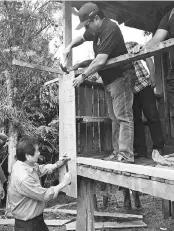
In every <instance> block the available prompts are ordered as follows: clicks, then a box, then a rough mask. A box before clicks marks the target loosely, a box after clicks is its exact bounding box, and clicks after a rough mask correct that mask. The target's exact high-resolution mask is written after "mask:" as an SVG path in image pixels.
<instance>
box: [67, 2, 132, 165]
mask: <svg viewBox="0 0 174 231" xmlns="http://www.w3.org/2000/svg"><path fill="white" fill-rule="evenodd" d="M79 18H80V24H79V25H78V27H77V28H76V29H81V28H82V27H84V26H85V28H86V31H85V33H84V35H83V36H79V37H77V38H76V39H74V40H73V41H72V42H71V43H70V44H69V45H68V46H67V47H66V48H65V51H64V55H65V59H66V58H67V57H68V54H69V53H70V51H71V49H72V48H73V47H76V46H79V45H81V44H82V43H83V42H85V41H93V49H94V53H95V58H94V60H92V61H91V60H89V61H86V62H85V66H88V67H87V68H86V69H85V71H84V72H83V74H81V75H79V76H78V77H77V78H75V79H74V80H73V85H74V87H76V86H79V85H80V84H81V83H83V81H84V80H85V79H86V78H87V77H88V76H90V75H91V74H94V73H96V72H98V73H99V75H100V76H101V77H102V80H103V83H104V85H105V89H106V95H107V104H108V113H109V116H110V118H111V120H112V141H113V149H114V151H113V153H112V154H111V156H109V158H108V160H115V161H128V162H134V155H133V137H134V128H133V127H134V126H133V113H132V103H133V92H132V87H133V82H134V81H135V78H136V75H135V71H134V67H133V65H132V63H130V64H127V65H124V66H123V65H122V66H117V67H112V68H109V69H106V70H102V67H103V66H104V65H105V64H106V62H107V61H108V59H111V58H114V57H117V56H120V55H123V54H126V53H127V49H126V46H125V43H124V39H123V36H122V33H121V31H120V29H119V27H118V26H117V24H116V23H114V22H112V21H111V20H109V19H108V18H106V17H105V16H104V14H103V12H102V11H101V10H100V9H99V8H98V7H97V5H95V4H93V3H86V4H84V5H83V6H82V7H81V8H80V10H79ZM83 64H84V62H83ZM78 67H79V66H78ZM81 67H82V65H81ZM83 67H84V66H83ZM76 68H77V65H76ZM118 124H119V126H118ZM118 130H119V140H118V138H117V137H118Z"/></svg>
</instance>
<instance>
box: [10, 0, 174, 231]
mask: <svg viewBox="0 0 174 231" xmlns="http://www.w3.org/2000/svg"><path fill="white" fill-rule="evenodd" d="M76 3H77V2H67V1H65V2H64V8H63V9H64V25H65V32H64V44H65V46H66V45H67V44H68V43H69V42H70V40H71V36H72V32H71V13H70V12H71V6H75V4H76ZM117 3H118V4H121V8H123V9H125V8H127V7H128V2H124V3H119V2H112V3H111V2H110V3H107V2H102V1H100V2H99V4H100V6H102V4H103V6H105V7H104V8H103V9H104V11H105V12H106V13H108V15H109V14H110V15H111V16H114V12H115V11H114V10H115V9H116V6H115V7H113V4H117ZM77 4H78V6H79V7H80V6H81V5H82V4H84V2H78V3H77ZM143 4H144V3H143ZM160 4H161V3H160ZM163 4H164V3H163ZM166 4H167V3H166ZM124 5H125V7H124ZM169 6H170V7H169ZM168 7H169V8H171V7H172V3H171V4H169V3H168ZM111 8H112V9H111ZM129 8H130V6H129V7H128V9H129ZM67 12H68V13H67ZM130 12H131V13H132V12H133V13H132V14H133V15H135V17H137V13H136V12H135V10H133V9H132V11H130ZM138 14H140V13H138ZM65 16H66V17H65ZM139 17H141V16H140V15H139ZM111 18H113V17H111ZM144 19H147V16H146V17H145V16H144V15H143V20H144ZM148 19H149V20H151V18H150V17H149V16H148ZM133 25H134V24H131V26H133ZM147 25H151V24H147ZM147 25H146V26H147ZM153 25H154V24H153ZM136 27H137V26H136ZM145 28H146V27H142V28H141V29H145ZM149 31H152V29H149ZM153 31H154V30H153ZM171 46H174V40H173V39H171V40H168V41H166V42H162V43H160V44H158V45H157V46H155V47H154V48H153V49H150V50H147V51H145V52H141V53H140V54H137V55H130V54H127V55H124V56H121V57H119V58H115V59H112V60H109V61H108V63H107V65H106V66H105V67H104V68H110V67H111V66H116V65H119V64H120V63H126V62H130V61H133V60H138V59H141V58H145V57H149V56H152V55H155V64H156V67H158V68H156V74H157V94H158V95H161V96H160V97H157V98H158V102H159V103H158V106H159V111H160V115H161V119H162V123H163V131H164V135H165V138H166V141H167V142H168V143H169V144H174V142H173V138H174V137H173V130H172V129H171V124H172V123H170V121H171V118H170V113H169V111H168V106H167V98H166V91H165V76H166V75H167V70H166V68H165V67H166V65H165V63H164V61H165V60H166V57H165V56H166V55H167V50H168V49H171ZM162 50H163V51H164V52H165V53H164V54H161V52H162ZM13 64H14V65H20V66H28V67H29V68H38V69H41V70H44V71H50V72H55V73H57V74H58V78H57V79H55V80H53V81H49V83H53V82H55V81H58V80H59V87H60V90H59V94H60V95H59V99H60V103H59V106H60V108H59V132H60V135H59V137H60V140H59V142H60V145H59V146H60V155H63V153H64V152H66V153H67V154H68V156H70V157H71V159H72V161H71V162H70V164H69V169H70V171H71V173H72V176H73V181H72V183H71V185H70V186H69V187H68V189H67V190H66V192H67V194H68V195H71V196H74V197H76V196H78V212H77V227H76V230H77V231H81V230H84V231H87V230H88V231H93V230H94V208H93V189H94V180H97V181H102V182H106V183H110V184H115V185H119V186H123V187H126V188H130V189H132V190H136V191H140V192H144V193H148V194H150V195H153V196H158V197H161V198H163V199H165V200H170V201H174V196H173V191H174V176H173V170H168V169H158V168H154V167H152V166H139V167H138V165H137V166H136V168H135V165H131V164H123V163H112V162H106V161H102V160H98V159H97V160H96V159H94V157H95V158H97V157H101V156H102V155H103V154H105V155H107V154H108V153H109V152H110V151H111V150H112V143H111V121H110V120H109V118H108V115H107V110H106V103H105V93H104V88H103V86H102V84H98V83H93V82H89V81H85V82H84V83H83V84H82V85H81V86H80V87H79V88H78V89H74V88H73V86H72V79H73V78H74V77H75V75H78V74H79V72H75V73H74V72H71V73H70V74H68V75H67V74H65V73H63V72H62V71H61V70H59V69H56V70H55V69H54V70H53V69H52V70H51V69H49V68H47V67H41V66H32V65H31V64H26V63H23V62H20V61H16V60H14V61H13ZM70 64H71V63H70ZM166 124H167V126H166ZM146 134H147V138H148V139H149V143H148V144H149V148H150V138H149V135H148V128H147V132H146ZM65 171H66V170H65V169H63V170H62V172H61V177H62V175H63V174H64V172H65ZM77 185H78V189H77ZM163 202H165V203H163V204H165V205H166V201H163ZM168 204H169V202H168V201H167V205H168ZM170 204H171V202H170ZM172 205H173V203H172ZM171 208H172V209H173V207H172V206H171Z"/></svg>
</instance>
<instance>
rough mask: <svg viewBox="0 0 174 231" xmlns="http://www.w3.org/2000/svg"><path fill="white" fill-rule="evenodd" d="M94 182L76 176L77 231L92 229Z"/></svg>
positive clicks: (90, 230) (92, 230)
mask: <svg viewBox="0 0 174 231" xmlns="http://www.w3.org/2000/svg"><path fill="white" fill-rule="evenodd" d="M93 194H94V182H93V180H90V179H88V178H84V177H78V198H77V225H76V230H77V231H81V230H83V231H94V230H95V229H94V201H93Z"/></svg>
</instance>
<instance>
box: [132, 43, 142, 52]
mask: <svg viewBox="0 0 174 231" xmlns="http://www.w3.org/2000/svg"><path fill="white" fill-rule="evenodd" d="M145 49H146V48H145V46H143V45H140V44H138V45H137V46H135V47H133V48H132V50H131V53H133V54H137V53H139V52H140V51H142V50H145Z"/></svg>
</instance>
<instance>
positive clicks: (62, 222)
mask: <svg viewBox="0 0 174 231" xmlns="http://www.w3.org/2000/svg"><path fill="white" fill-rule="evenodd" d="M44 221H45V223H46V224H47V225H48V226H62V225H65V224H66V223H67V222H69V221H70V220H44ZM14 224H15V219H0V225H14Z"/></svg>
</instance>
